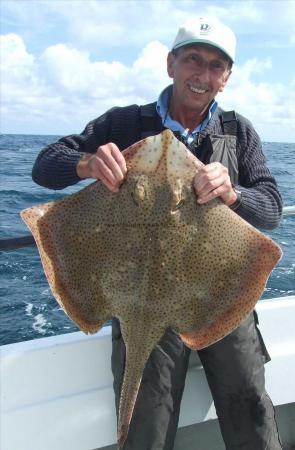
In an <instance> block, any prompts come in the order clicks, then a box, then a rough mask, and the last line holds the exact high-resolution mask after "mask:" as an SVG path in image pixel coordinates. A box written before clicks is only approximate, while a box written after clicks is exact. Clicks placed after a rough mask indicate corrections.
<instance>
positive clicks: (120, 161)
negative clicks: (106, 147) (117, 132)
mask: <svg viewBox="0 0 295 450" xmlns="http://www.w3.org/2000/svg"><path fill="white" fill-rule="evenodd" d="M111 151H112V156H113V157H114V159H115V160H116V162H117V164H118V166H119V167H120V169H121V172H122V174H123V176H125V175H126V173H127V166H126V161H125V158H124V156H123V155H122V153H121V152H120V150H119V149H118V147H117V146H116V145H115V144H112V147H111Z"/></svg>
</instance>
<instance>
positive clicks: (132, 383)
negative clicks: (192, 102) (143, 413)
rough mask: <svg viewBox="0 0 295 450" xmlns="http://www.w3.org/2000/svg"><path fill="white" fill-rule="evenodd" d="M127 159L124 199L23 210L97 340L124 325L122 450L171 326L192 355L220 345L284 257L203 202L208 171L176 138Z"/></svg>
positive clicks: (73, 314) (100, 190) (145, 146)
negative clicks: (111, 324) (200, 192)
mask: <svg viewBox="0 0 295 450" xmlns="http://www.w3.org/2000/svg"><path fill="white" fill-rule="evenodd" d="M123 155H124V157H125V159H126V164H127V169H128V171H127V177H126V179H125V181H124V183H123V184H122V186H121V188H120V190H119V192H117V193H112V192H110V191H108V190H107V189H106V188H105V187H104V185H103V184H102V183H101V182H99V181H97V182H94V183H93V184H91V185H89V186H87V187H86V188H84V189H82V190H81V191H80V192H78V193H76V194H73V195H70V196H69V197H66V198H64V199H62V200H59V201H55V202H51V203H46V204H42V205H38V206H34V207H32V208H28V209H26V210H24V211H22V212H21V217H22V219H23V220H24V221H25V222H26V224H27V226H28V227H29V229H30V230H31V232H32V234H33V236H34V239H35V241H36V243H37V246H38V250H39V253H40V256H41V260H42V264H43V267H44V271H45V274H46V276H47V279H48V282H49V285H50V288H51V290H52V293H53V295H54V296H55V298H56V300H57V301H58V303H59V304H60V305H61V306H62V308H63V309H64V311H65V312H66V314H67V315H68V316H69V317H70V318H71V319H72V320H73V321H74V322H75V323H76V324H77V325H78V327H79V328H80V329H81V330H83V331H84V332H86V333H94V332H96V331H98V330H99V329H100V328H101V327H102V326H103V324H104V323H105V322H106V321H107V320H110V319H112V318H113V317H116V318H118V319H119V321H120V326H121V330H122V336H123V339H124V342H125V346H126V365H125V372H124V381H123V385H122V390H121V398H120V406H119V417H118V445H119V448H122V447H123V444H124V442H125V440H126V437H127V434H128V429H129V424H130V421H131V419H132V414H133V409H134V405H135V402H136V398H137V393H138V389H139V386H140V383H141V377H142V373H143V369H144V367H145V364H146V362H147V360H148V358H149V355H150V353H151V351H152V350H153V348H154V347H155V345H156V344H157V342H159V340H160V339H161V337H162V336H163V334H164V333H165V331H166V329H167V328H168V327H171V328H173V329H174V330H175V331H176V332H177V333H179V335H180V337H181V339H182V340H183V342H184V343H185V344H186V345H187V346H188V347H189V348H191V349H202V348H204V347H207V346H208V345H211V344H213V343H214V342H216V341H218V340H220V339H221V338H223V337H224V336H226V335H227V334H229V333H230V332H231V331H232V330H234V329H235V328H236V327H238V325H239V324H240V323H241V321H242V320H243V319H245V318H246V317H247V315H248V314H249V313H250V312H251V311H252V309H253V308H254V306H255V304H256V302H257V301H258V300H259V298H260V296H261V294H262V292H263V289H264V287H265V284H266V281H267V279H268V277H269V274H270V272H271V271H272V269H273V268H274V266H275V264H276V263H277V262H278V260H279V259H280V257H281V250H280V248H279V247H278V246H277V245H276V244H275V243H274V242H273V241H272V240H271V239H270V238H268V237H266V236H265V235H263V234H262V233H260V232H259V231H258V230H256V229H255V228H254V227H252V226H251V225H249V224H248V223H247V222H245V221H244V220H243V219H241V218H240V217H239V216H238V215H237V214H236V213H234V212H233V211H231V209H230V208H228V207H227V206H225V205H224V204H223V203H222V202H221V201H219V200H213V201H211V202H209V203H207V204H205V205H198V204H197V202H196V195H195V193H194V190H193V187H192V181H193V178H194V176H195V174H196V173H197V172H198V170H200V168H201V167H202V165H203V164H202V163H201V162H200V161H199V160H198V159H197V158H196V157H195V156H193V155H192V153H191V152H189V151H188V150H187V148H186V147H185V146H184V145H183V144H182V143H181V142H179V141H178V140H177V139H176V138H175V137H174V136H173V133H171V131H169V130H166V131H164V132H163V133H161V134H158V135H156V136H153V137H149V138H146V139H144V140H142V141H140V142H138V143H136V144H134V145H132V146H131V147H129V148H128V149H126V150H124V152H123Z"/></svg>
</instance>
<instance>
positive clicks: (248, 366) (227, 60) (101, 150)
mask: <svg viewBox="0 0 295 450" xmlns="http://www.w3.org/2000/svg"><path fill="white" fill-rule="evenodd" d="M234 58H235V36H234V34H233V32H232V31H231V30H230V29H229V28H228V27H226V26H225V25H223V24H221V23H220V22H218V21H216V20H214V19H194V20H191V21H189V22H187V23H186V24H185V25H184V26H183V27H182V28H180V30H179V32H178V34H177V36H176V39H175V41H174V44H173V47H172V50H171V52H169V54H168V60H167V70H168V74H169V76H170V77H171V78H172V79H173V85H172V86H169V87H167V88H166V89H165V90H164V91H163V92H162V93H161V95H160V97H159V99H158V101H157V103H153V104H150V105H145V106H143V107H139V106H137V105H131V106H128V107H125V108H113V109H112V110H110V111H108V112H106V113H105V114H104V115H103V116H101V117H99V118H98V119H95V120H94V121H92V122H90V123H89V124H88V125H87V126H86V128H85V130H84V131H83V133H82V134H81V135H73V136H68V137H65V138H63V139H61V140H60V141H58V142H57V143H55V144H52V145H50V146H49V147H47V148H45V149H44V150H43V151H42V152H41V153H40V155H39V156H38V158H37V160H36V163H35V166H34V168H33V179H34V180H35V181H36V182H37V183H39V184H41V185H44V186H46V187H49V188H53V189H61V188H64V187H66V186H68V185H71V184H74V183H77V182H78V181H79V180H81V179H85V178H95V179H99V180H101V182H102V183H104V184H105V185H106V186H107V188H108V189H109V190H111V191H113V192H117V191H118V190H119V189H120V185H121V183H122V182H123V181H124V177H125V176H126V171H127V169H126V163H125V160H124V157H123V156H122V154H121V151H120V150H122V149H124V148H126V147H127V146H129V145H131V144H132V143H134V142H136V141H138V140H140V139H141V138H142V137H144V136H146V135H154V134H157V133H159V132H161V131H162V130H163V129H165V128H170V129H171V130H172V131H173V132H174V134H175V135H176V137H178V138H179V139H180V140H182V141H183V142H184V143H185V145H186V146H187V147H188V148H189V149H190V150H191V151H192V152H193V153H194V154H195V155H196V156H198V157H199V158H200V159H202V160H203V161H204V162H205V163H207V164H206V165H205V167H204V168H203V169H202V170H200V172H199V173H198V174H197V175H196V177H195V179H194V183H193V184H194V190H195V193H196V197H197V201H198V203H199V204H202V203H206V202H208V201H210V200H211V199H213V198H215V197H219V198H220V199H221V200H222V201H223V202H224V203H225V204H226V205H228V206H229V207H230V208H232V209H233V210H235V211H236V213H237V214H239V215H240V216H241V217H243V218H244V219H245V220H247V221H248V222H250V223H251V224H252V225H254V226H258V227H264V228H274V227H275V226H276V225H277V224H278V222H279V220H280V216H281V209H282V205H281V198H280V195H279V193H278V190H277V186H276V183H275V180H274V179H273V177H272V175H271V174H270V172H269V170H268V169H267V167H266V165H265V158H264V155H263V153H262V149H261V143H260V140H259V137H258V135H257V133H256V132H255V130H254V129H253V127H252V125H251V124H250V122H249V121H247V120H246V119H245V118H243V117H242V116H240V115H238V116H237V120H236V119H235V116H234V115H233V114H231V115H230V116H226V115H222V113H221V109H220V108H219V107H218V105H217V102H216V100H215V97H216V95H217V94H218V92H221V91H223V89H224V88H225V86H226V83H227V81H228V79H229V77H230V74H231V67H232V64H233V62H234ZM228 119H230V120H229V123H228ZM196 270H197V268H196ZM189 353H190V351H189V350H188V349H187V348H186V347H185V346H184V344H183V343H182V341H181V340H180V338H179V337H178V335H177V334H176V333H175V332H174V331H173V330H167V332H166V334H165V335H164V337H163V338H162V340H161V341H160V343H159V345H157V346H156V348H155V349H154V351H153V352H152V354H151V356H150V359H149V361H148V363H147V366H146V368H145V371H144V374H143V379H142V384H141V387H140V391H139V395H138V399H137V403H136V407H135V411H134V416H133V419H132V422H131V427H130V431H129V435H128V438H127V441H126V443H125V445H124V449H125V450H162V449H163V450H172V449H173V445H174V439H175V434H176V430H177V424H178V416H179V408H180V402H181V397H182V393H183V388H184V382H185V375H186V370H187V366H188V357H189ZM199 356H200V359H201V362H202V364H203V366H204V370H205V373H206V376H207V380H208V383H209V386H210V389H211V392H212V395H213V398H214V403H215V407H216V411H217V415H218V417H219V423H220V427H221V432H222V435H223V439H224V442H225V445H226V448H227V449H229V450H236V449H243V450H277V449H281V448H282V447H281V444H280V441H279V436H278V431H277V426H276V422H275V417H274V409H273V405H272V403H271V400H270V398H269V397H268V395H267V393H266V391H265V386H264V366H263V363H264V362H267V361H268V360H269V355H268V353H267V351H266V349H265V346H264V344H263V340H262V337H261V335H260V333H259V330H258V328H257V315H256V314H255V313H253V314H250V315H249V317H248V318H247V319H246V320H245V321H243V322H242V324H241V325H240V326H239V327H238V329H237V330H235V331H234V332H232V333H231V334H230V335H229V336H227V337H226V338H224V339H222V340H221V341H219V342H217V343H216V344H214V345H211V346H209V347H207V348H206V349H203V350H202V351H200V352H199ZM124 360H125V347H124V342H123V340H122V336H121V332H120V326H119V323H118V321H117V320H114V321H113V354H112V369H113V374H114V389H115V394H116V407H117V409H118V401H119V395H120V389H121V384H122V377H123V372H124ZM201 450H210V449H201Z"/></svg>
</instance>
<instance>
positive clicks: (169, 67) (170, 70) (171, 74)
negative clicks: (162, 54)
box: [167, 52, 175, 78]
mask: <svg viewBox="0 0 295 450" xmlns="http://www.w3.org/2000/svg"><path fill="white" fill-rule="evenodd" d="M174 62H175V56H173V54H172V52H169V53H168V56H167V73H168V75H169V77H170V78H174Z"/></svg>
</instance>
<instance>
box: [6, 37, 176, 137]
mask: <svg viewBox="0 0 295 450" xmlns="http://www.w3.org/2000/svg"><path fill="white" fill-rule="evenodd" d="M1 46H2V54H3V56H4V57H3V61H4V64H3V65H2V67H1V70H2V77H1V79H2V83H1V89H2V108H3V109H2V111H3V112H5V120H4V117H3V123H4V127H6V128H7V127H8V129H10V126H9V123H11V124H12V123H13V124H14V126H17V123H16V120H18V124H19V127H20V130H25V131H26V132H30V130H29V129H28V128H27V124H28V122H29V117H31V129H32V131H31V132H32V133H34V132H36V131H35V130H36V127H38V130H39V132H42V124H43V127H44V128H43V133H46V132H49V133H59V132H63V131H62V130H64V132H75V131H78V130H80V129H81V128H82V127H83V126H84V125H85V123H86V122H88V121H89V120H91V119H93V118H94V117H97V116H98V115H100V114H102V113H103V112H104V111H105V110H106V109H109V108H111V107H112V106H114V105H118V106H123V105H127V104H130V103H144V102H147V101H152V100H154V99H155V98H156V97H157V95H158V93H159V91H160V90H161V89H163V88H164V87H165V85H167V84H168V76H167V75H166V69H165V67H166V56H167V52H168V49H167V48H166V47H165V46H164V45H163V44H161V43H159V42H157V41H154V42H150V43H149V44H148V45H147V46H146V47H145V48H144V49H143V51H142V52H141V53H140V55H139V56H138V58H137V59H136V60H135V61H134V63H133V64H132V65H130V66H127V65H124V64H122V63H120V62H117V61H113V62H106V61H92V60H91V59H90V56H89V54H88V53H86V52H83V51H80V50H77V49H75V48H72V47H69V46H67V45H65V44H58V45H54V46H50V47H48V48H47V49H46V50H45V51H44V52H43V53H42V54H41V55H40V57H39V58H35V57H34V56H33V55H31V54H30V53H28V52H27V50H26V47H25V44H24V42H23V40H22V38H21V37H20V36H18V35H16V34H9V35H6V36H2V37H1ZM158 74H161V75H160V76H158ZM22 121H23V122H24V123H25V125H24V124H23V125H22ZM54 127H56V130H54ZM16 131H17V130H15V132H16ZM19 132H21V131H19Z"/></svg>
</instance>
